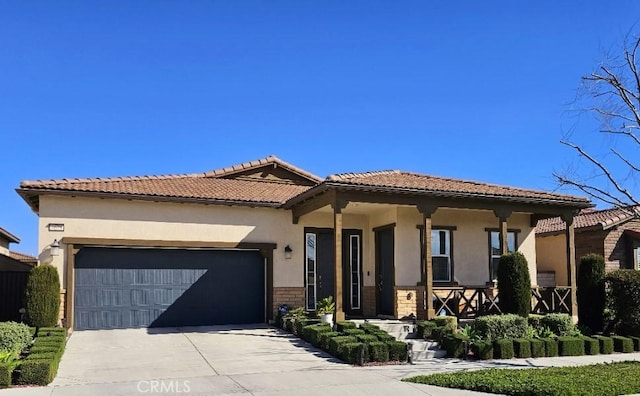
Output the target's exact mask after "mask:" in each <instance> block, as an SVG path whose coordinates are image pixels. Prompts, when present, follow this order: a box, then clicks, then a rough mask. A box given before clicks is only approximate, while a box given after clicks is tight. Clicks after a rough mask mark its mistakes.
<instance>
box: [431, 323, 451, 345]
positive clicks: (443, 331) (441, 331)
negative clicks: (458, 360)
mask: <svg viewBox="0 0 640 396" xmlns="http://www.w3.org/2000/svg"><path fill="white" fill-rule="evenodd" d="M450 334H453V330H451V327H449V326H437V327H434V328H433V329H432V330H431V338H432V339H433V340H434V341H437V342H440V343H442V341H443V340H444V338H445V337H446V336H448V335H450Z"/></svg>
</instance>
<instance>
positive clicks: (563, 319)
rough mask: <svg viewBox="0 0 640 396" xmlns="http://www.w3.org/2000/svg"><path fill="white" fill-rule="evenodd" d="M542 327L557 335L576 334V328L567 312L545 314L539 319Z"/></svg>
mask: <svg viewBox="0 0 640 396" xmlns="http://www.w3.org/2000/svg"><path fill="white" fill-rule="evenodd" d="M540 324H541V325H542V327H546V328H548V329H549V330H551V331H553V333H554V334H555V335H557V336H559V337H562V336H572V335H576V331H577V328H576V326H575V325H574V324H573V320H572V319H571V316H569V315H567V314H560V313H552V314H547V315H545V316H543V317H542V319H541V320H540Z"/></svg>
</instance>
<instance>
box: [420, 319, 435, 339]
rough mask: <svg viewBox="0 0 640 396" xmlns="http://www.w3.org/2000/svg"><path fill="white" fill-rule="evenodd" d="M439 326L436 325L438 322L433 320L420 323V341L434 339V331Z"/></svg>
mask: <svg viewBox="0 0 640 396" xmlns="http://www.w3.org/2000/svg"><path fill="white" fill-rule="evenodd" d="M437 326H438V325H437V324H436V322H434V321H432V320H425V321H423V322H420V323H418V331H417V334H416V335H417V336H418V338H420V339H423V340H429V339H431V337H432V332H433V329H434V328H436V327H437Z"/></svg>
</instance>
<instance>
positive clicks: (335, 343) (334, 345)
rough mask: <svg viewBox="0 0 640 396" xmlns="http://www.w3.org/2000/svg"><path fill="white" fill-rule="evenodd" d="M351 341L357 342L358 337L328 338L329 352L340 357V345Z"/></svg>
mask: <svg viewBox="0 0 640 396" xmlns="http://www.w3.org/2000/svg"><path fill="white" fill-rule="evenodd" d="M352 342H358V339H357V338H356V337H352V336H337V337H332V338H330V339H329V353H330V354H332V355H333V356H335V357H340V353H341V351H342V349H341V348H342V346H343V345H344V344H348V343H352Z"/></svg>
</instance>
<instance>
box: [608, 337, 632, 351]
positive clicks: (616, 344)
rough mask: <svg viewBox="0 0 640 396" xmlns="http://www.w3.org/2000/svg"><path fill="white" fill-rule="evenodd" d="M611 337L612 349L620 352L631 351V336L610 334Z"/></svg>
mask: <svg viewBox="0 0 640 396" xmlns="http://www.w3.org/2000/svg"><path fill="white" fill-rule="evenodd" d="M611 339H612V340H613V350H614V351H616V352H622V353H631V352H633V341H632V340H631V338H628V337H623V336H617V335H615V336H611Z"/></svg>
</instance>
